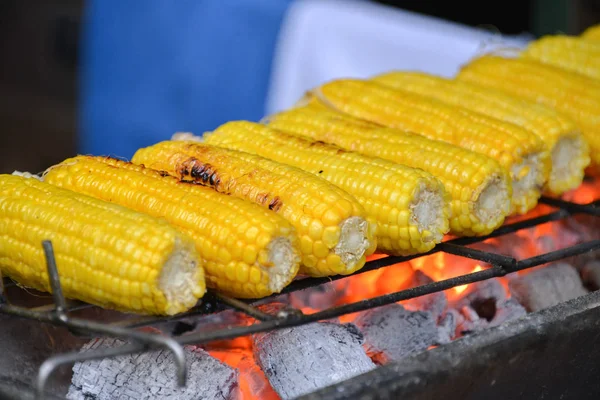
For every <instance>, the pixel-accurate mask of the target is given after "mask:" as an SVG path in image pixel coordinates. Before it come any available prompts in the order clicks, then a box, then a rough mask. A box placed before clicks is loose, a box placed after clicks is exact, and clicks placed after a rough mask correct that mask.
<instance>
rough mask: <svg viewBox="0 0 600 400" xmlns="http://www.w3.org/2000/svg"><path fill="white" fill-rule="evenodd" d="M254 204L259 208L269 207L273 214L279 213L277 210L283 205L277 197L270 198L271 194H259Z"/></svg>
mask: <svg viewBox="0 0 600 400" xmlns="http://www.w3.org/2000/svg"><path fill="white" fill-rule="evenodd" d="M256 202H257V203H258V204H260V205H261V206H267V207H269V210H272V211H275V212H277V211H279V209H280V208H281V206H282V205H283V202H282V201H281V199H280V198H279V196H274V197H271V194H269V193H259V194H258V195H256Z"/></svg>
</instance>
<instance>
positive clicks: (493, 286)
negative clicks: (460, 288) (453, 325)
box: [452, 278, 506, 310]
mask: <svg viewBox="0 0 600 400" xmlns="http://www.w3.org/2000/svg"><path fill="white" fill-rule="evenodd" d="M505 300H506V289H505V288H504V286H502V284H501V283H500V280H499V279H498V278H492V279H487V280H485V281H481V282H475V283H472V284H470V285H469V286H468V287H467V289H466V290H465V291H464V292H463V293H462V296H461V297H460V298H459V299H457V300H456V301H454V302H453V304H452V307H454V308H456V309H457V310H460V309H462V308H463V307H465V306H469V307H473V304H481V305H482V306H483V307H485V304H486V302H494V303H497V302H498V303H499V302H503V301H505ZM473 308H475V307H473Z"/></svg>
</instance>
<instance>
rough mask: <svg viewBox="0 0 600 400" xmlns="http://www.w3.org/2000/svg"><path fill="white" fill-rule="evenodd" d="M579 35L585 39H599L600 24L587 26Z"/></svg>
mask: <svg viewBox="0 0 600 400" xmlns="http://www.w3.org/2000/svg"><path fill="white" fill-rule="evenodd" d="M581 37H582V38H583V39H585V40H600V24H598V25H593V26H590V27H589V28H587V29H586V30H585V31H584V32H583V33H582V34H581Z"/></svg>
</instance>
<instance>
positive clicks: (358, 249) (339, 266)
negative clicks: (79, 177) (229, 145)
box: [133, 141, 376, 276]
mask: <svg viewBox="0 0 600 400" xmlns="http://www.w3.org/2000/svg"><path fill="white" fill-rule="evenodd" d="M133 162H134V163H136V164H144V165H146V166H148V167H150V168H156V169H159V170H164V171H166V172H168V173H169V174H171V175H174V176H176V177H177V178H179V179H182V180H185V181H190V182H194V183H199V184H202V185H208V186H211V187H213V188H214V189H215V190H217V191H219V192H223V193H227V194H231V195H233V196H236V197H240V198H243V199H246V200H249V201H252V202H255V203H258V204H259V205H261V206H263V207H268V208H269V209H271V210H273V211H275V212H278V213H279V214H281V215H282V216H283V217H284V218H285V219H287V220H288V221H289V222H290V223H291V224H292V226H294V227H295V228H296V230H297V231H298V236H300V249H301V252H302V265H301V267H300V272H301V273H303V274H307V275H311V276H328V275H334V274H343V275H346V274H350V273H352V272H354V271H356V270H358V269H360V268H362V266H363V265H364V263H365V257H366V256H367V255H369V254H371V253H373V251H374V250H375V248H376V240H375V232H374V230H375V228H376V225H375V224H374V223H371V222H369V221H367V219H365V215H366V214H365V210H364V209H363V207H362V206H361V205H360V204H358V203H357V201H356V199H354V198H353V197H352V196H350V195H349V194H348V193H346V192H344V191H343V190H341V189H339V188H338V187H336V186H334V185H332V184H330V183H329V182H327V181H325V180H324V179H321V178H318V177H315V176H313V175H311V174H308V173H306V172H304V171H301V170H299V169H297V168H294V167H290V166H287V165H283V164H279V163H277V162H274V161H271V160H267V159H265V158H262V157H259V156H256V155H253V154H248V153H244V152H240V151H235V150H228V149H224V148H220V147H217V146H210V145H205V144H199V143H194V142H186V141H167V142H161V143H158V144H156V145H154V146H151V147H147V148H144V149H140V150H138V151H137V152H136V153H135V155H134V156H133Z"/></svg>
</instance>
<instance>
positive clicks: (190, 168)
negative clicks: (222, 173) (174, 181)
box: [178, 157, 221, 189]
mask: <svg viewBox="0 0 600 400" xmlns="http://www.w3.org/2000/svg"><path fill="white" fill-rule="evenodd" d="M178 172H179V175H180V177H181V179H184V178H186V177H190V178H192V181H193V182H195V183H200V184H203V185H206V186H211V187H214V188H215V189H216V188H217V187H218V186H219V184H220V183H221V178H220V177H219V173H218V172H217V170H216V169H215V167H213V166H212V165H210V164H208V163H202V162H201V161H200V160H198V159H197V158H194V157H191V158H189V159H188V160H186V161H184V162H183V163H181V166H180V168H179V171H178Z"/></svg>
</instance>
